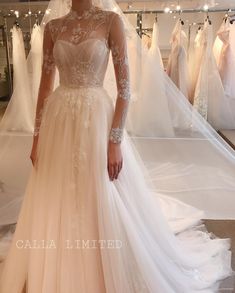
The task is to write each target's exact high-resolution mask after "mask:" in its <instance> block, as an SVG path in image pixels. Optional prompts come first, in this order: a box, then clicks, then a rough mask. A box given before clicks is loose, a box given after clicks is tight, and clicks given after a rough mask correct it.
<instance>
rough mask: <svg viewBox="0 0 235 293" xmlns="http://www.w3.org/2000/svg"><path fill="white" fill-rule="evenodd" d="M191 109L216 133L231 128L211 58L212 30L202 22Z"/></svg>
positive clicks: (226, 106)
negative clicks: (192, 106) (192, 107)
mask: <svg viewBox="0 0 235 293" xmlns="http://www.w3.org/2000/svg"><path fill="white" fill-rule="evenodd" d="M195 46H196V50H195V51H196V52H195V78H194V81H195V83H194V84H193V86H192V87H193V88H195V90H194V108H195V109H196V110H197V111H198V112H199V113H200V114H201V115H202V117H204V118H205V119H206V120H207V121H208V122H209V123H210V124H211V125H212V126H213V127H214V128H215V129H216V130H220V129H230V128H233V127H234V125H235V124H234V118H235V117H234V114H233V113H232V111H231V109H230V106H229V103H228V100H227V98H226V96H225V92H224V88H223V84H222V81H221V78H220V75H219V71H218V68H217V65H216V59H215V57H214V54H213V27H212V25H210V24H209V21H205V24H204V27H203V29H202V30H200V31H199V33H198V35H197V37H196V40H195Z"/></svg>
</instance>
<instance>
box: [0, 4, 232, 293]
mask: <svg viewBox="0 0 235 293" xmlns="http://www.w3.org/2000/svg"><path fill="white" fill-rule="evenodd" d="M84 15H85V14H84ZM90 16H92V18H90ZM87 21H89V24H90V26H88V25H87ZM110 50H111V52H112V56H113V63H114V66H115V72H116V78H117V87H118V93H119V95H120V97H121V98H123V99H124V100H126V99H127V98H128V95H129V81H128V74H127V72H128V63H127V62H126V61H127V59H126V50H125V37H124V31H123V26H122V23H121V21H120V18H119V17H118V15H117V14H115V13H113V12H109V11H103V10H100V9H98V8H95V7H93V8H92V9H91V10H90V13H89V14H86V17H85V16H84V18H78V15H77V13H76V12H75V11H73V10H71V11H70V12H69V13H68V14H67V15H65V16H64V17H62V18H59V19H54V20H52V21H50V22H49V23H48V24H47V25H46V28H45V47H44V63H43V78H45V83H47V82H48V84H50V82H51V77H52V76H53V74H52V72H54V70H55V65H56V66H57V68H58V70H59V73H60V85H59V86H58V87H57V88H56V89H55V90H53V91H52V93H51V94H50V95H49V96H48V97H47V99H46V100H45V104H44V108H43V112H42V117H41V126H40V134H39V142H38V154H37V158H38V163H37V167H36V168H33V169H32V171H31V173H30V178H29V181H28V184H27V188H26V192H25V196H24V201H23V204H22V208H21V212H20V215H19V218H18V223H17V227H16V231H15V234H14V237H13V240H12V244H11V246H10V248H9V252H8V255H7V258H6V260H5V263H4V268H3V273H2V275H1V279H0V292H1V293H6V292H7V293H16V292H22V289H23V287H24V285H25V284H26V289H27V292H28V293H64V292H69V293H75V292H76V293H77V292H87V293H94V292H96V293H104V292H107V293H121V292H125V293H137V292H151V293H163V292H164V293H176V292H177V293H196V292H198V293H199V292H200V293H202V292H203V293H212V292H215V291H216V289H217V288H218V285H219V283H218V281H219V280H220V279H222V278H224V277H227V276H228V275H230V274H231V266H230V261H231V254H230V251H229V241H228V240H227V239H217V238H215V239H211V238H210V235H209V234H208V233H207V232H205V231H203V226H201V227H200V226H198V227H197V224H199V225H200V221H199V215H201V213H200V212H199V211H197V210H196V209H193V208H191V207H190V206H186V205H184V204H181V203H180V202H178V201H174V202H175V205H176V206H180V205H182V208H183V207H184V209H185V210H187V211H188V214H189V218H188V223H187V225H185V226H184V227H181V228H180V229H179V227H178V228H177V227H175V228H174V231H175V233H176V232H177V234H176V235H175V234H174V232H173V230H172V228H170V226H169V225H168V223H167V218H166V217H165V216H164V215H163V212H164V211H163V210H162V209H161V198H163V197H162V196H161V195H159V194H156V193H155V194H154V193H153V192H152V191H151V186H150V185H148V184H147V177H148V175H147V173H146V172H145V171H144V169H142V164H141V161H140V160H139V157H138V154H137V153H136V152H135V150H134V149H133V148H132V146H131V142H130V141H129V137H128V135H127V133H126V132H124V138H123V141H122V145H121V148H122V154H123V159H124V166H123V169H122V171H121V173H120V175H119V178H118V180H116V181H110V179H109V176H108V172H107V142H108V140H109V133H110V129H111V126H112V122H113V119H114V118H113V117H116V116H115V115H114V105H113V102H112V99H111V97H110V96H109V95H108V94H107V92H106V91H105V90H104V88H103V80H104V75H105V72H106V69H107V64H108V59H109V52H110ZM44 75H45V76H44ZM119 110H120V109H119ZM158 197H159V199H158ZM169 218H170V217H169ZM185 221H186V222H187V219H185ZM201 228H202V229H201ZM82 241H86V242H85V243H83V242H82ZM98 241H100V242H98ZM12 276H14V281H13V282H12Z"/></svg>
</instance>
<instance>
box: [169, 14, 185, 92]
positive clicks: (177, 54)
mask: <svg viewBox="0 0 235 293" xmlns="http://www.w3.org/2000/svg"><path fill="white" fill-rule="evenodd" d="M186 45H187V36H186V33H185V32H184V30H183V25H182V23H181V19H179V20H178V21H177V23H176V25H175V27H174V30H173V32H172V36H171V53H170V56H169V61H168V65H167V74H168V75H169V77H170V78H171V79H172V81H173V82H174V83H175V85H176V86H177V87H178V88H179V89H180V91H181V92H182V93H183V94H184V96H185V97H187V98H188V97H189V88H190V83H189V69H188V61H187V47H186Z"/></svg>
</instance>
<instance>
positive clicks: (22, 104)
mask: <svg viewBox="0 0 235 293" xmlns="http://www.w3.org/2000/svg"><path fill="white" fill-rule="evenodd" d="M11 32H12V45H13V52H12V59H13V70H14V72H13V85H14V86H13V95H12V97H11V99H10V101H9V104H8V106H7V109H6V111H5V113H4V115H3V118H2V120H1V122H0V131H15V130H19V129H21V130H22V129H24V128H25V127H29V129H31V130H32V121H33V117H34V112H33V104H32V100H31V99H30V86H29V76H28V70H27V63H26V56H25V48H24V40H23V35H22V31H21V29H20V28H18V27H16V26H13V28H12V29H11ZM14 93H17V94H15V95H14Z"/></svg>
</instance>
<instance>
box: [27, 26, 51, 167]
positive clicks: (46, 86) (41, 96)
mask: <svg viewBox="0 0 235 293" xmlns="http://www.w3.org/2000/svg"><path fill="white" fill-rule="evenodd" d="M49 25H50V23H47V24H46V26H45V29H44V35H43V62H42V73H41V80H40V86H39V91H38V100H37V108H36V118H35V125H34V140H33V147H32V152H31V156H30V157H31V160H32V163H33V164H34V163H35V160H36V148H37V142H38V136H39V130H40V125H41V120H42V111H43V107H44V103H45V99H46V98H47V97H48V96H49V95H50V93H51V92H52V91H53V88H54V79H55V62H54V58H53V46H54V43H53V40H52V36H51V32H50V27H49Z"/></svg>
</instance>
